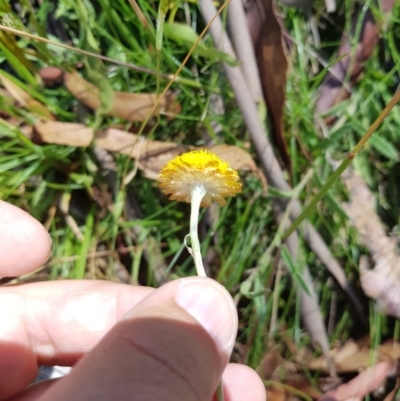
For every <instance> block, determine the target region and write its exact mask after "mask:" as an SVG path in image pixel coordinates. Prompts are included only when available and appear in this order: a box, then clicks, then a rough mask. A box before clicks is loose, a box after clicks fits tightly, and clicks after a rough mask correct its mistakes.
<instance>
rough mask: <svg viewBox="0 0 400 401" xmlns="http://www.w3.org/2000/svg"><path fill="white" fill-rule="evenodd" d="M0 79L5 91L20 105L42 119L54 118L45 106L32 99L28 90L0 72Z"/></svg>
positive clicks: (49, 119)
mask: <svg viewBox="0 0 400 401" xmlns="http://www.w3.org/2000/svg"><path fill="white" fill-rule="evenodd" d="M0 81H1V83H2V84H3V86H4V88H5V89H6V91H7V93H8V94H9V95H10V96H11V97H12V99H13V100H14V101H16V102H17V103H18V104H19V105H20V106H21V107H24V108H26V109H28V110H29V111H31V112H32V113H34V114H36V115H37V116H38V117H40V118H41V119H43V120H47V121H51V120H54V116H53V115H52V114H51V113H50V111H49V110H48V109H47V107H46V106H45V105H44V104H42V103H40V102H39V101H38V100H36V99H34V98H33V97H32V96H31V95H30V94H29V93H28V92H26V91H24V90H23V89H21V88H20V87H19V86H18V85H17V84H15V83H14V82H13V81H11V79H9V78H7V77H6V76H5V75H3V74H2V73H0Z"/></svg>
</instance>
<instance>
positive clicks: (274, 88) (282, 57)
mask: <svg viewBox="0 0 400 401" xmlns="http://www.w3.org/2000/svg"><path fill="white" fill-rule="evenodd" d="M263 4H264V10H263V11H264V12H263V15H264V19H263V24H262V27H261V31H260V34H259V37H258V40H257V44H256V55H257V59H258V68H259V71H260V78H261V83H262V88H263V93H264V98H265V102H266V105H267V108H268V115H269V118H270V121H271V125H272V131H273V134H272V135H273V140H274V142H275V144H276V147H277V149H278V151H279V154H280V156H281V158H282V160H283V163H284V165H285V167H286V168H287V169H288V170H289V172H291V170H292V167H291V160H290V157H289V153H288V150H287V144H286V139H285V133H284V128H283V108H284V105H285V92H286V77H287V70H288V61H287V58H286V53H285V49H284V45H283V38H282V32H281V25H280V23H279V22H278V19H277V17H276V15H275V10H274V1H273V0H264V3H263Z"/></svg>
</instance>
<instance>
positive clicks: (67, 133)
mask: <svg viewBox="0 0 400 401" xmlns="http://www.w3.org/2000/svg"><path fill="white" fill-rule="evenodd" d="M35 133H36V134H37V135H38V137H39V139H40V140H41V141H42V142H46V143H55V144H57V145H67V146H78V147H85V146H89V145H90V143H91V142H92V140H93V130H92V129H91V128H89V127H87V126H86V125H84V124H77V123H63V122H59V121H51V122H40V123H37V124H36V125H35Z"/></svg>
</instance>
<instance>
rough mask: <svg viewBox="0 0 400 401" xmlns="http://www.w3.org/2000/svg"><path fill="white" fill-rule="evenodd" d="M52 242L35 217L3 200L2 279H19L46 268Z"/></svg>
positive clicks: (0, 210) (0, 219) (0, 234)
mask: <svg viewBox="0 0 400 401" xmlns="http://www.w3.org/2000/svg"><path fill="white" fill-rule="evenodd" d="M50 248H51V239H50V236H49V234H48V233H47V231H46V230H45V228H44V227H43V226H42V225H41V224H40V223H39V222H38V221H37V220H35V219H34V218H33V217H32V216H30V215H29V214H28V213H26V212H24V211H23V210H22V209H19V208H18V207H16V206H13V205H11V204H9V203H7V202H4V201H1V200H0V255H1V257H0V277H13V276H19V275H21V274H25V273H28V272H30V271H31V270H34V269H36V268H37V267H39V266H40V265H42V264H43V263H44V262H45V261H46V260H47V258H48V257H49V254H50Z"/></svg>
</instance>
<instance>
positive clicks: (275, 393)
mask: <svg viewBox="0 0 400 401" xmlns="http://www.w3.org/2000/svg"><path fill="white" fill-rule="evenodd" d="M266 392H267V400H268V401H286V400H287V398H289V397H288V394H287V393H286V391H285V390H284V389H283V388H279V387H268V388H267V389H266Z"/></svg>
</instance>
